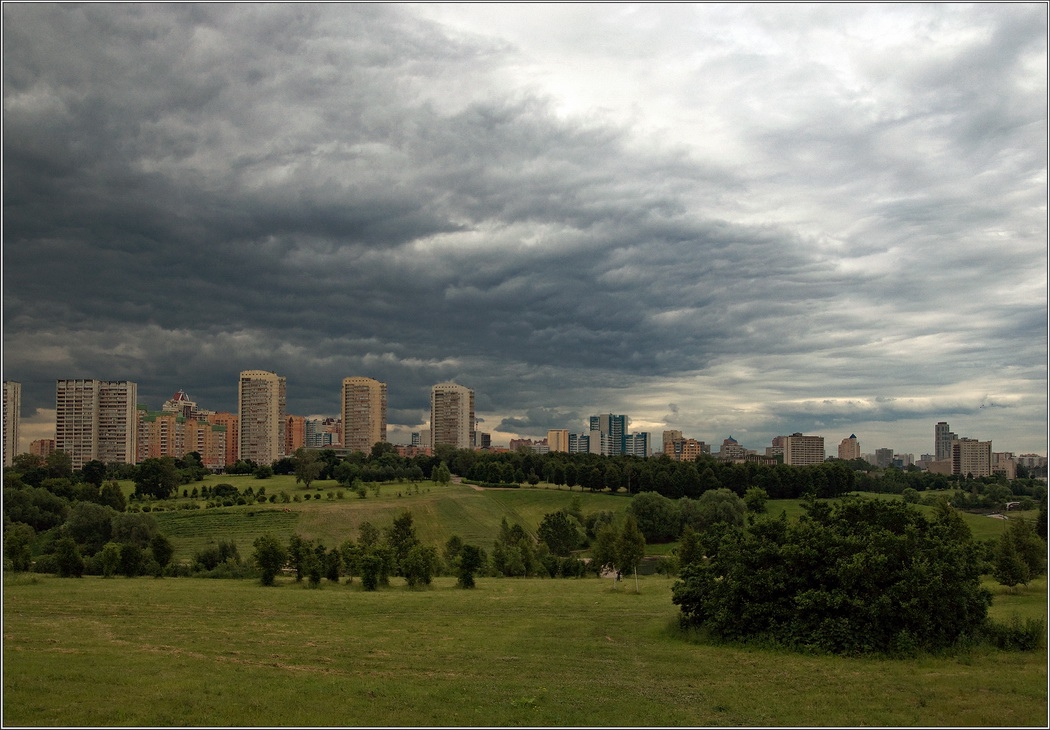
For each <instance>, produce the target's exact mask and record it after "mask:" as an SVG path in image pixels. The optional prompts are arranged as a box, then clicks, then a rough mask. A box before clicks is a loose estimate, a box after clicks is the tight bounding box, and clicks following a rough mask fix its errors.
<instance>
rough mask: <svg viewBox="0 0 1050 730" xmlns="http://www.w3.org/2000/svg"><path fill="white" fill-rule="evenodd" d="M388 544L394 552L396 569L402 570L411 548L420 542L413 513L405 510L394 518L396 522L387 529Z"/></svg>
mask: <svg viewBox="0 0 1050 730" xmlns="http://www.w3.org/2000/svg"><path fill="white" fill-rule="evenodd" d="M386 544H387V545H388V546H389V547H390V549H391V550H392V551H393V553H394V569H395V570H397V571H402V573H401V574H402V575H404V572H403V568H402V564H403V563H404V561H405V558H406V557H407V556H408V552H409V550H411V549H412V548H414V547H415V546H416V545H417V544H419V539H418V538H416V528H415V527H413V525H412V513H411V512H409V511H408V510H405V511H404V512H402V513H401V514H400V515H398V516H397V517H396V518H395V519H394V524H393V525H391V526H390V527H388V528H387V530H386Z"/></svg>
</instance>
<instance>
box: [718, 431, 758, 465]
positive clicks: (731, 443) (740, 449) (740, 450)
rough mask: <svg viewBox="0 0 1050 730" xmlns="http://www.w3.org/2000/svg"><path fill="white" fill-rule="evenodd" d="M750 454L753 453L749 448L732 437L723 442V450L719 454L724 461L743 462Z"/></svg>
mask: <svg viewBox="0 0 1050 730" xmlns="http://www.w3.org/2000/svg"><path fill="white" fill-rule="evenodd" d="M749 453H751V452H749V451H748V450H747V448H745V447H744V446H743V445H742V444H740V443H739V442H738V441H737V440H736V439H735V438H733V437H732V436H730V437H729V438H726V439H723V440H722V449H721V450H720V451H719V452H718V458H719V459H721V460H723V461H732V460H737V459H740V460H743V459H746V458H747V455H748V454H749Z"/></svg>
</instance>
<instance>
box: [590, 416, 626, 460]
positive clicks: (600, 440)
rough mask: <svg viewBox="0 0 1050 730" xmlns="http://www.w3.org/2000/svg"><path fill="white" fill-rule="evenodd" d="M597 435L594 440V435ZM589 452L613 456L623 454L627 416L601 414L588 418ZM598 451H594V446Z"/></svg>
mask: <svg viewBox="0 0 1050 730" xmlns="http://www.w3.org/2000/svg"><path fill="white" fill-rule="evenodd" d="M596 433H597V434H598V436H597V438H595V434H596ZM590 436H591V452H592V453H597V454H604V455H606V456H614V455H617V454H623V453H625V452H624V449H625V446H626V437H627V416H624V415H616V414H613V413H602V414H599V415H597V416H591V417H590ZM596 445H598V450H597V451H595V446H596Z"/></svg>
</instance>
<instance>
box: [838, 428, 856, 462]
mask: <svg viewBox="0 0 1050 730" xmlns="http://www.w3.org/2000/svg"><path fill="white" fill-rule="evenodd" d="M839 458H840V459H842V460H843V461H849V460H850V459H859V458H860V441H858V440H857V434H855V433H851V434H850V435H849V438H845V439H842V441H840V442H839Z"/></svg>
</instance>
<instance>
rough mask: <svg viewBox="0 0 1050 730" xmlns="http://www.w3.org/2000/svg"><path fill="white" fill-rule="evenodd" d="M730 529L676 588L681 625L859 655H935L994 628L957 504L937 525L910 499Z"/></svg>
mask: <svg viewBox="0 0 1050 730" xmlns="http://www.w3.org/2000/svg"><path fill="white" fill-rule="evenodd" d="M807 509H808V511H809V514H808V515H807V516H805V517H803V518H802V519H800V520H799V522H798V523H797V524H793V525H792V524H789V523H788V522H787V519H786V517H781V518H780V519H762V520H758V521H756V522H755V523H754V524H753V525H751V526H750V527H747V528H741V527H733V526H725V527H723V528H722V529H721V539H720V540H717V541H716V540H710V541H706V540H705V545H704V547H705V552H706V554H707V558H706V559H703V560H700V561H695V562H693V563H692V564H690V565H684V566H682V569H681V578H680V579H679V581H677V582H676V583H675V585H674V587H673V589H672V596H673V598H672V600H673V602H674V603H675V604H677V605H678V606H680V608H681V610H682V621H683V622H684V623H685V624H687V625H691V626H695V627H698V628H702V629H705V630H707V631H709V632H710V633H711V634H712V635H713V636H715V637H717V638H719V639H723V640H730V641H740V640H760V641H767V642H770V643H774V644H780V645H785V646H789V647H793V648H795V649H799V650H817V651H826V652H833V653H843V654H855V653H862V652H886V653H901V652H902V651H914V650H915V649H916V648H921V649H926V650H934V649H939V648H945V647H948V646H951V645H952V644H953V643H955V642H956V641H957V640H958V639H959V638H960V637H961V636H963V635H965V634H967V633H972V632H974V631H977V630H979V629H980V628H981V627H982V626H983V625H984V623H985V620H986V616H987V611H988V606H989V604H990V603H991V595H990V594H989V593H988V591H986V590H985V589H983V588H981V586H980V568H981V561H980V559H979V555H978V553H979V549H978V546H977V545H976V544H975V543H974V542H973V541H972V540H971V539H970V535H969V530H968V529H966V526H965V524H963V523H962V522H961V520H960V518H959V517H958V515H956V514H955V513H954V512H953V511H948V512H944V513H941V514H939V515H938V516H937V518H935V520H934V521H933V522H930V521H928V520H927V519H926V518H925V517H923V515H922V514H921V513H919V512H918V511H917V510H915V509H914V508H912V507H910V506H909V505H906V504H904V503H903V502H902V501H898V502H889V501H880V500H871V499H854V500H850V501H848V502H841V503H838V504H836V505H834V506H833V507H829V506H828V505H826V504H820V503H813V502H811V503H810V504H809V505H807Z"/></svg>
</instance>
